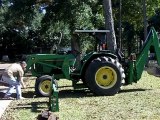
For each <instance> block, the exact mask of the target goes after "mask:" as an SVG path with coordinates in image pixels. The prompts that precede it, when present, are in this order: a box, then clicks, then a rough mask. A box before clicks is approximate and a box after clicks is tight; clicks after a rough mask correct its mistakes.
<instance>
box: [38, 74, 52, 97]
mask: <svg viewBox="0 0 160 120" xmlns="http://www.w3.org/2000/svg"><path fill="white" fill-rule="evenodd" d="M51 80H52V77H51V76H49V75H44V76H41V77H39V78H37V79H36V83H35V93H36V95H37V96H44V97H47V96H49V94H50V89H51Z"/></svg>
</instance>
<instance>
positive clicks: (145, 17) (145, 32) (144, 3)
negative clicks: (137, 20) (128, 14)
mask: <svg viewBox="0 0 160 120" xmlns="http://www.w3.org/2000/svg"><path fill="white" fill-rule="evenodd" d="M146 4H147V3H146V0H143V22H144V41H145V40H146V38H147V26H148V23H147V12H146Z"/></svg>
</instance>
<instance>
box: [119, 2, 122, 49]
mask: <svg viewBox="0 0 160 120" xmlns="http://www.w3.org/2000/svg"><path fill="white" fill-rule="evenodd" d="M119 48H120V49H121V48H122V0H119Z"/></svg>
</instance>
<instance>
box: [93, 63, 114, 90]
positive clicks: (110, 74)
mask: <svg viewBox="0 0 160 120" xmlns="http://www.w3.org/2000/svg"><path fill="white" fill-rule="evenodd" d="M95 80H96V83H97V85H98V86H100V87H101V88H103V89H108V88H111V87H113V86H114V85H115V83H116V81H117V73H116V71H115V70H114V69H113V68H111V67H108V66H105V67H101V68H100V69H98V71H97V72H96V75H95Z"/></svg>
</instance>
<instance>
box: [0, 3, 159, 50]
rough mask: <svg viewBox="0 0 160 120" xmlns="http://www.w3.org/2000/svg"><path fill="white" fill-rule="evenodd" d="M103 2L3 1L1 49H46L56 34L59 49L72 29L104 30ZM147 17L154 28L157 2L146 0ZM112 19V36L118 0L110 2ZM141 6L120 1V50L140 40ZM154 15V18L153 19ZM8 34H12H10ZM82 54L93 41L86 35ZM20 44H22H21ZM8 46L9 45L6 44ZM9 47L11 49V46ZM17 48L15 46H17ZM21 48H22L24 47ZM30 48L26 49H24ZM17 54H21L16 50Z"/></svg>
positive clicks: (51, 44)
mask: <svg viewBox="0 0 160 120" xmlns="http://www.w3.org/2000/svg"><path fill="white" fill-rule="evenodd" d="M102 1H103V0H87V1H86V0H12V3H10V2H9V1H8V0H3V4H2V6H1V7H0V27H1V29H0V36H1V37H0V42H1V44H2V45H1V49H2V48H3V49H4V48H5V47H6V46H5V43H3V42H4V41H5V40H7V42H8V44H13V41H15V42H14V44H16V45H15V46H14V47H16V46H17V45H18V44H20V43H21V44H22V45H21V46H23V44H25V45H24V46H27V51H29V53H31V52H33V51H31V48H38V47H41V48H42V49H43V48H44V49H45V50H46V49H48V50H49V49H50V48H51V47H52V46H53V45H54V44H58V42H59V39H60V33H62V34H63V37H62V42H61V46H70V41H71V39H72V33H73V32H74V30H76V29H98V28H100V27H104V25H105V23H104V11H103V5H102V3H103V2H102ZM42 5H44V6H46V8H45V9H46V14H43V13H41V12H40V10H39V9H40V7H41V6H42ZM146 5H147V17H148V19H149V20H150V21H152V23H153V25H154V26H156V29H158V30H159V28H158V27H157V26H158V25H157V24H159V22H158V21H159V12H158V11H157V9H158V8H159V6H160V0H147V3H146ZM112 7H113V17H114V22H115V30H116V36H117V38H118V37H119V36H118V27H119V0H112ZM142 8H143V4H142V0H134V1H131V0H122V27H123V29H122V30H123V34H122V35H123V36H122V41H123V47H124V48H127V49H128V48H131V47H130V46H133V47H132V48H133V49H129V51H134V49H136V48H137V47H138V43H137V42H140V41H141V40H142V39H143V37H142V36H143V32H142V31H143V9H142ZM153 16H154V17H153ZM8 31H14V32H15V33H16V36H18V40H17V37H14V36H10V38H12V39H8V38H7V35H5V36H4V34H8ZM11 35H12V34H11ZM80 39H81V44H82V48H84V49H83V50H82V51H85V50H87V49H88V48H90V47H93V45H92V43H93V39H91V38H90V37H88V36H82V37H81V38H80ZM21 41H23V42H21ZM10 46H11V45H10ZM12 47H13V46H12ZM17 47H18V46H17ZM24 48H25V47H24ZM28 49H30V50H28ZM19 51H23V48H22V50H19Z"/></svg>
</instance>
